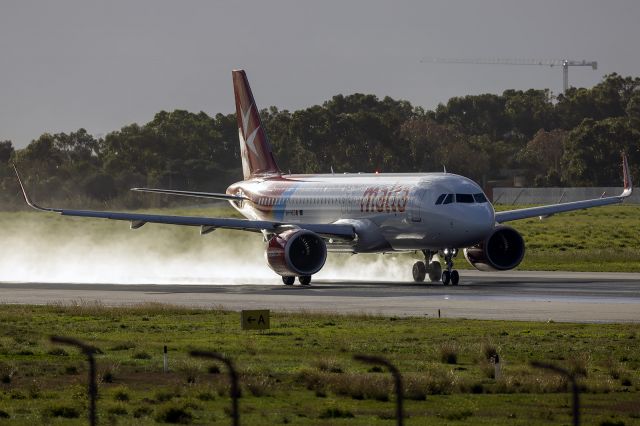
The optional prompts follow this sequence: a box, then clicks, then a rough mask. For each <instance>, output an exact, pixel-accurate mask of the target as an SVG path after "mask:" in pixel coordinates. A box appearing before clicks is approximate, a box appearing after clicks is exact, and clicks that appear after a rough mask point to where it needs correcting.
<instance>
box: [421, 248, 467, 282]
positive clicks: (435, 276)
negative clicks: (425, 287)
mask: <svg viewBox="0 0 640 426" xmlns="http://www.w3.org/2000/svg"><path fill="white" fill-rule="evenodd" d="M422 253H423V254H424V259H425V261H424V262H422V261H419V262H416V263H414V264H413V270H412V273H413V280H414V281H415V282H423V281H424V280H425V278H426V277H427V275H428V276H429V281H431V282H432V283H433V282H438V281H440V280H442V283H443V284H444V285H449V284H450V283H451V284H453V285H458V282H459V281H460V274H458V271H456V270H455V269H453V258H454V257H456V256H457V255H458V249H444V250H443V251H442V257H443V258H444V263H445V265H446V269H445V270H444V271H443V270H442V265H441V264H440V261H439V260H437V259H434V257H435V255H437V254H438V252H435V251H431V250H422Z"/></svg>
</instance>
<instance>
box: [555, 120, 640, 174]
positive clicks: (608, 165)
mask: <svg viewBox="0 0 640 426" xmlns="http://www.w3.org/2000/svg"><path fill="white" fill-rule="evenodd" d="M622 151H624V152H626V153H627V154H628V155H629V161H630V164H631V165H632V170H631V173H632V175H634V176H638V171H639V170H640V168H639V167H638V166H639V164H640V132H638V130H636V129H634V128H633V127H632V126H631V125H630V122H629V120H628V119H626V117H618V118H607V119H604V120H600V121H595V120H591V119H586V120H584V121H583V122H582V123H581V124H580V125H579V126H577V127H576V128H575V129H573V130H572V131H571V132H570V133H569V135H568V137H567V140H566V148H565V153H564V156H563V158H562V167H563V179H564V180H565V181H566V182H568V183H569V184H570V185H575V186H619V185H620V182H621V176H620V166H619V164H620V153H621V152H622Z"/></svg>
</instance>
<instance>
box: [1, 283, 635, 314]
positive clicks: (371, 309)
mask: <svg viewBox="0 0 640 426" xmlns="http://www.w3.org/2000/svg"><path fill="white" fill-rule="evenodd" d="M461 275H462V281H463V282H462V283H461V285H459V286H456V287H453V286H446V287H445V286H443V285H442V284H429V283H424V284H416V283H406V282H404V283H403V282H365V281H349V282H338V281H314V282H313V283H312V285H311V286H308V287H303V286H299V285H297V284H296V285H295V286H293V287H286V286H284V285H282V284H278V283H279V279H278V278H277V277H274V284H273V285H257V284H255V285H254V284H245V285H221V284H206V285H187V284H183V285H176V284H170V285H149V284H140V285H131V284H126V285H125V284H88V283H85V284H83V283H0V303H11V304H16V303H17V304H52V303H62V304H72V303H78V302H96V301H97V302H100V303H102V304H104V305H106V306H122V305H131V304H139V303H145V302H158V303H167V304H174V305H184V306H191V307H206V308H224V309H228V310H242V309H271V310H274V311H310V312H327V313H336V314H346V313H361V314H374V315H385V316H393V315H396V316H419V317H437V316H438V311H440V316H442V317H445V318H476V319H509V320H535V321H549V320H552V321H571V322H640V274H638V273H575V272H503V273H489V274H487V273H481V272H476V271H462V272H461Z"/></svg>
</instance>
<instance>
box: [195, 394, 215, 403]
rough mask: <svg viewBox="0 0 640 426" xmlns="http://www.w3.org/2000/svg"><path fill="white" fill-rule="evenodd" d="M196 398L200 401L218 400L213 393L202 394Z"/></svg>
mask: <svg viewBox="0 0 640 426" xmlns="http://www.w3.org/2000/svg"><path fill="white" fill-rule="evenodd" d="M196 398H198V399H199V400H200V401H213V400H214V399H216V396H215V395H214V394H212V393H211V392H200V393H199V394H198V395H197V396H196Z"/></svg>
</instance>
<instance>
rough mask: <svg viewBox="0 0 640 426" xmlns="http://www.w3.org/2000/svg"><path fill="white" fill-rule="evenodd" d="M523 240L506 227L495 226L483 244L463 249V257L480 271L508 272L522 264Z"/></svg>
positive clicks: (517, 233) (515, 232) (513, 230)
mask: <svg viewBox="0 0 640 426" xmlns="http://www.w3.org/2000/svg"><path fill="white" fill-rule="evenodd" d="M524 251H525V249H524V239H523V238H522V235H520V233H519V232H518V231H516V230H515V229H513V228H510V227H508V226H496V227H495V229H494V230H493V232H492V233H491V235H489V236H488V237H487V238H486V239H485V240H484V241H483V242H481V243H480V244H478V245H475V246H473V247H469V248H466V249H464V257H465V258H466V259H467V261H468V262H469V263H470V264H471V265H473V267H474V268H476V269H478V270H480V271H508V270H509V269H513V268H515V267H516V266H518V265H519V264H520V262H522V258H523V257H524Z"/></svg>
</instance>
